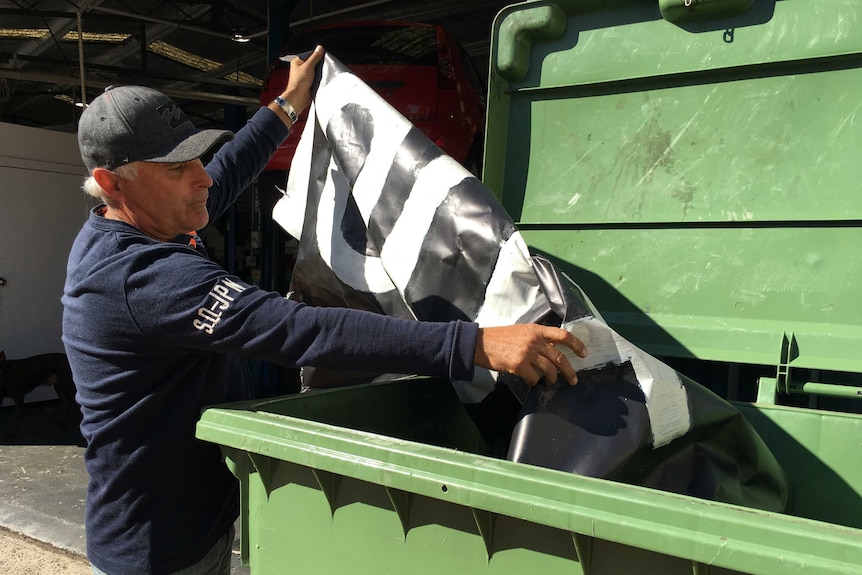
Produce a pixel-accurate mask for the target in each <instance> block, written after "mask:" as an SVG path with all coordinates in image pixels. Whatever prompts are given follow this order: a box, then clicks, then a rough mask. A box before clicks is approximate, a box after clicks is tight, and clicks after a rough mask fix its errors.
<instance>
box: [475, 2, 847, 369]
mask: <svg viewBox="0 0 862 575" xmlns="http://www.w3.org/2000/svg"><path fill="white" fill-rule="evenodd" d="M490 60H491V62H490V76H489V98H488V122H487V126H488V128H487V134H486V152H485V154H486V157H485V169H484V175H483V179H484V181H485V183H486V184H487V185H488V186H489V187H490V188H491V189H492V190H494V192H495V193H496V194H497V195H498V197H499V198H500V199H501V201H502V203H503V205H504V206H505V208H506V209H507V210H508V212H509V213H510V214H511V215H512V217H513V218H514V219H515V221H516V222H517V223H518V226H519V228H520V229H521V230H522V232H523V233H524V236H525V237H526V239H527V241H528V243H529V244H530V246H531V248H532V249H533V250H534V251H535V252H538V253H543V254H545V255H547V256H549V257H550V258H551V259H552V261H553V262H554V263H555V264H557V266H558V267H559V269H560V270H561V271H563V272H565V273H567V274H568V275H570V276H571V277H572V278H573V279H574V281H575V282H576V283H578V285H580V287H581V288H583V290H584V291H585V292H586V293H587V295H588V296H589V297H590V298H591V299H592V300H593V302H594V303H595V305H596V306H597V308H598V309H599V310H600V311H601V312H602V315H603V316H604V319H605V320H606V321H608V323H610V324H611V325H612V326H613V327H615V328H616V329H617V330H618V331H619V332H620V333H622V334H623V335H624V336H626V337H627V338H629V339H630V340H631V341H633V342H634V343H635V344H637V345H639V346H640V347H642V348H643V349H645V350H647V351H649V352H650V353H653V354H655V355H660V356H670V357H696V358H700V359H708V360H717V361H733V362H741V363H751V364H762V365H775V364H779V365H781V364H792V365H793V366H797V367H803V368H810V369H821V370H838V371H849V372H862V354H859V353H858V352H857V350H858V349H860V345H862V306H860V305H859V304H858V302H857V301H856V299H857V297H858V290H857V284H856V282H857V281H858V280H859V278H862V250H860V249H859V248H860V246H862V225H860V223H862V98H860V94H862V3H859V2H856V1H855V0H853V1H851V0H845V1H838V2H836V1H835V0H808V1H806V2H787V1H781V0H778V1H776V0H709V1H707V0H660V1H659V0H653V1H646V2H645V1H643V0H639V1H635V0H630V1H626V0H619V1H617V2H612V3H611V2H606V1H599V0H563V1H559V2H544V1H537V2H527V3H523V4H518V5H514V6H510V7H507V8H505V9H504V10H502V11H501V12H500V13H499V15H498V16H497V18H496V20H495V23H494V26H493V30H492V40H491V57H490Z"/></svg>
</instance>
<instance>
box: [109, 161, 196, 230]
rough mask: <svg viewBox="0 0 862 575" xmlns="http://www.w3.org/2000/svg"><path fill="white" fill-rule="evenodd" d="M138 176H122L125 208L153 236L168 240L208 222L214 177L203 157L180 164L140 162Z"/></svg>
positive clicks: (138, 225) (138, 226)
mask: <svg viewBox="0 0 862 575" xmlns="http://www.w3.org/2000/svg"><path fill="white" fill-rule="evenodd" d="M137 168H138V176H137V177H136V178H133V179H129V180H123V181H122V183H121V188H122V191H123V203H124V204H125V206H124V208H125V210H124V211H126V212H127V213H128V214H130V215H131V216H132V218H133V220H134V222H133V223H134V225H135V227H137V228H138V229H139V230H141V231H142V232H144V233H145V234H147V235H148V236H150V237H151V238H154V239H157V240H162V241H168V240H172V239H173V238H175V237H176V236H178V235H180V234H186V233H189V232H190V231H192V230H199V229H201V228H202V227H204V226H205V225H206V224H207V222H209V213H208V212H207V198H208V197H209V188H210V187H211V186H212V185H213V181H212V178H210V177H209V175H208V174H207V173H206V172H205V171H204V167H203V164H202V163H201V161H200V160H191V161H188V162H182V163H178V164H161V163H153V162H138V163H137Z"/></svg>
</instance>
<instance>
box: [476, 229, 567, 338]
mask: <svg viewBox="0 0 862 575" xmlns="http://www.w3.org/2000/svg"><path fill="white" fill-rule="evenodd" d="M550 307H551V304H550V302H548V298H546V297H545V294H544V292H543V291H542V288H541V287H540V285H539V278H538V276H537V275H536V273H535V272H534V271H533V266H531V265H530V251H529V249H528V248H527V244H526V242H524V238H523V236H522V235H521V232H515V233H514V234H512V235H511V237H509V239H508V240H507V241H506V243H505V244H503V247H502V248H500V254H499V256H498V257H497V264H496V265H495V266H494V272H493V273H492V274H491V279H490V280H489V281H488V287H487V288H486V289H485V301H484V302H483V303H482V308H481V309H480V310H479V313H478V314H477V315H476V323H478V324H479V325H481V326H482V327H493V326H500V325H510V324H512V323H523V318H525V317H537V316H539V315H541V314H540V313H537V312H538V311H539V310H543V311H544V310H547V309H549V308H550Z"/></svg>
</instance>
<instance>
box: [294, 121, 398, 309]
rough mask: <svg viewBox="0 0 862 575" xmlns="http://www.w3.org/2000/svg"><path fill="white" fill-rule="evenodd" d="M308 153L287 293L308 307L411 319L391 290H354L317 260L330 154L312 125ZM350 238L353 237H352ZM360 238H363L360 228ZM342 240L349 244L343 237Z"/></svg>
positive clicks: (319, 258)
mask: <svg viewBox="0 0 862 575" xmlns="http://www.w3.org/2000/svg"><path fill="white" fill-rule="evenodd" d="M312 150H313V151H312V158H311V166H310V172H309V179H308V192H307V201H306V207H305V222H304V224H303V227H302V238H301V239H300V242H299V248H298V250H297V254H296V264H295V265H294V268H293V274H292V279H291V285H290V289H291V290H292V291H294V292H295V293H296V294H298V295H299V299H300V300H301V301H304V302H306V303H308V304H310V305H317V306H327V307H334V306H341V307H350V308H355V309H363V310H366V311H373V312H377V313H386V314H388V315H393V316H396V317H404V318H412V317H413V315H412V313H411V312H410V310H409V309H408V308H407V305H406V304H405V303H404V301H403V300H402V298H401V294H399V293H398V291H397V290H396V289H395V288H394V287H393V289H392V290H390V291H387V292H383V293H375V294H372V293H369V292H367V291H365V290H362V289H357V287H356V286H350V285H347V284H346V283H344V282H342V281H341V280H340V279H339V278H338V276H337V275H336V274H335V272H334V271H333V270H332V269H331V268H330V267H329V265H328V264H327V263H326V262H325V261H324V260H323V258H321V256H320V250H319V247H318V238H317V214H318V211H319V210H320V198H321V196H322V194H323V188H324V186H325V185H326V182H327V179H328V178H330V177H331V176H330V174H329V164H330V160H331V158H332V152H331V149H330V147H329V142H327V140H326V136H325V135H324V134H323V132H322V131H321V129H320V127H319V126H317V125H316V123H315V131H314V140H313V146H312ZM354 209H355V204H354ZM349 211H350V209H349V207H348V212H349ZM357 212H358V210H357ZM351 237H353V235H352V234H351ZM361 237H362V238H364V237H365V233H364V224H363V232H362V234H361ZM345 240H346V241H348V243H350V240H349V239H348V238H347V237H345Z"/></svg>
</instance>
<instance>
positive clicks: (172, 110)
mask: <svg viewBox="0 0 862 575" xmlns="http://www.w3.org/2000/svg"><path fill="white" fill-rule="evenodd" d="M156 112H158V113H159V114H161V115H162V117H163V118H165V119H167V120H168V122H169V123H170V125H171V128H176V127H178V126H180V125H181V124H183V123H184V122H187V121H188V118H186V115H185V114H183V111H182V110H180V107H179V106H177V105H176V104H175V103H173V102H166V103H164V104H162V105H161V106H159V107H158V108H156Z"/></svg>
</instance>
